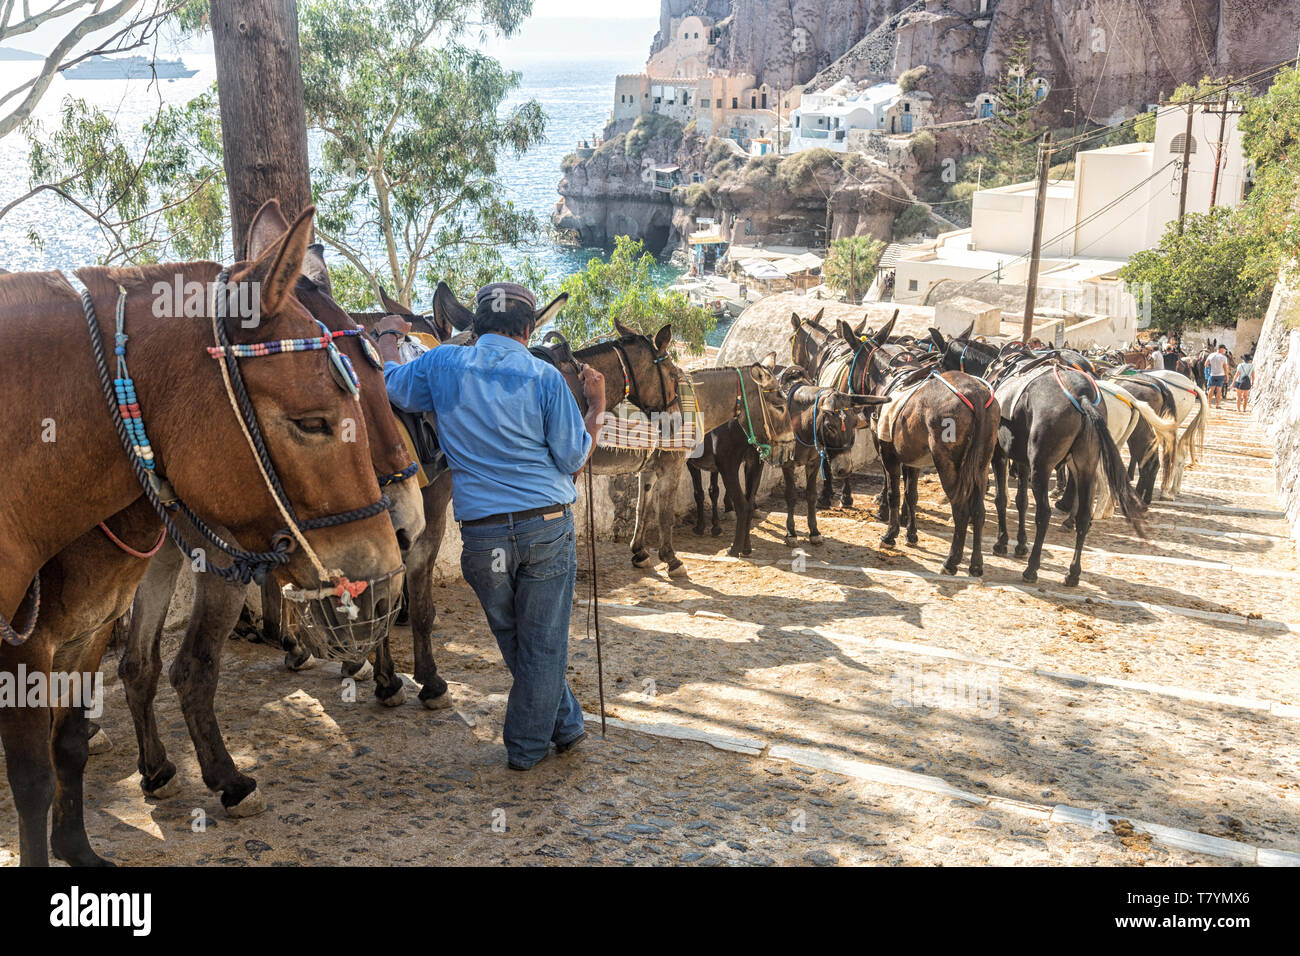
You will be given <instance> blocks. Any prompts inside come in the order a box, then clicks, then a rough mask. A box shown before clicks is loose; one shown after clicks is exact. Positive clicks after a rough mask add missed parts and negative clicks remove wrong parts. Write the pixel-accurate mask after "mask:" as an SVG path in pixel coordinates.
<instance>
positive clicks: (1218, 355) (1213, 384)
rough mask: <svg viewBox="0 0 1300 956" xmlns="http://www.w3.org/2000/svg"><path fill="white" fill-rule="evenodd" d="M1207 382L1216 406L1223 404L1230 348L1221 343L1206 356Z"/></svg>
mask: <svg viewBox="0 0 1300 956" xmlns="http://www.w3.org/2000/svg"><path fill="white" fill-rule="evenodd" d="M1205 382H1206V385H1207V386H1208V390H1209V393H1210V401H1211V402H1213V403H1214V407H1215V408H1219V407H1220V406H1221V405H1222V404H1223V389H1224V387H1225V386H1226V385H1227V384H1228V349H1227V347H1226V346H1222V345H1220V346H1219V347H1218V348H1217V349H1215V350H1214V351H1213V352H1211V353H1210V354H1209V355H1207V356H1206V357H1205Z"/></svg>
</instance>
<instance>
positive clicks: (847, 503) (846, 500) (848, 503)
mask: <svg viewBox="0 0 1300 956" xmlns="http://www.w3.org/2000/svg"><path fill="white" fill-rule="evenodd" d="M840 507H841V508H852V507H853V496H852V495H845V496H844V497H843V498H841V499H840Z"/></svg>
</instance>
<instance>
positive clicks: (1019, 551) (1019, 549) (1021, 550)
mask: <svg viewBox="0 0 1300 956" xmlns="http://www.w3.org/2000/svg"><path fill="white" fill-rule="evenodd" d="M1028 553H1029V547H1028V546H1027V545H1023V544H1018V545H1016V557H1017V558H1023V557H1024V556H1025V555H1027V554H1028Z"/></svg>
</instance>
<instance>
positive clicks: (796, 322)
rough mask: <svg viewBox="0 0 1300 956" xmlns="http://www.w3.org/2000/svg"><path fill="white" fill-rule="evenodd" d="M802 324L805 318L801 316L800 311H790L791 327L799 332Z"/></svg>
mask: <svg viewBox="0 0 1300 956" xmlns="http://www.w3.org/2000/svg"><path fill="white" fill-rule="evenodd" d="M801 325H803V319H801V318H799V313H798V312H791V313H790V327H791V328H792V329H794V330H795V331H796V332H798V331H799V326H801Z"/></svg>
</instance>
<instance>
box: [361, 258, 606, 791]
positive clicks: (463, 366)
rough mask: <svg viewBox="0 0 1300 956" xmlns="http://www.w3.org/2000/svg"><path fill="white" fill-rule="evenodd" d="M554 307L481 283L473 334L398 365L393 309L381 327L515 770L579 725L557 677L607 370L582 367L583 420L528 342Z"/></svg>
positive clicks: (389, 370) (578, 733)
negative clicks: (448, 522) (585, 472)
mask: <svg viewBox="0 0 1300 956" xmlns="http://www.w3.org/2000/svg"><path fill="white" fill-rule="evenodd" d="M561 302H562V300H557V303H561ZM555 305H556V303H552V306H551V307H548V308H547V309H544V310H542V311H541V312H538V311H537V309H536V300H535V299H534V298H533V296H532V293H530V292H529V291H528V290H527V289H525V288H524V287H523V286H518V285H514V284H511V283H496V284H494V285H490V286H487V287H486V288H484V289H482V290H481V291H480V292H479V294H478V297H477V301H476V309H475V316H474V330H475V332H477V333H478V335H479V339H478V342H477V344H475V345H473V346H465V347H457V346H450V345H444V346H440V347H439V348H436V349H433V350H431V351H429V352H426V353H424V354H423V355H421V356H420V357H419V358H417V359H416V360H415V361H413V362H409V363H407V364H406V365H401V364H398V354H397V343H398V342H399V341H400V339H401V337H402V336H403V335H405V334H406V332H408V331H409V330H410V326H409V324H407V323H406V322H405V321H404V320H403V319H401V318H400V317H398V316H390V317H388V318H387V319H385V320H384V321H383V322H382V323H381V324H380V326H379V329H378V336H379V348H380V352H381V354H382V355H383V357H384V359H385V365H384V379H385V381H386V382H387V384H388V395H389V398H390V399H391V400H392V402H393V404H395V405H397V406H398V407H399V408H403V409H406V410H407V411H412V412H433V413H434V415H435V416H436V417H437V420H438V440H439V443H440V444H441V446H442V450H443V452H444V454H446V456H447V463H448V464H449V465H450V467H451V481H452V492H451V496H452V513H453V516H454V517H455V519H456V521H458V522H459V523H460V530H461V540H462V543H463V549H462V551H461V559H460V564H461V570H462V571H463V572H464V574H465V580H466V581H468V582H469V584H470V586H471V587H472V588H473V589H474V593H475V594H476V595H477V596H478V599H479V603H480V604H482V605H483V612H484V614H485V615H486V616H487V621H488V626H489V627H490V628H491V630H492V634H493V636H495V637H496V640H497V645H498V646H499V647H500V648H501V656H502V657H503V658H504V659H505V662H506V666H507V667H509V668H510V673H511V674H512V675H513V676H514V684H513V686H512V687H511V688H510V698H509V702H508V703H507V705H506V720H505V727H504V729H503V731H502V737H503V738H504V740H505V745H506V757H507V761H508V763H509V766H510V767H511V769H514V770H527V769H529V768H530V767H532V766H533V765H534V764H536V763H537V762H538V761H539V760H541V759H542V758H543V757H545V756H546V754H547V753H548V752H549V749H550V745H551V744H554V745H555V749H556V752H557V753H566V752H568V751H569V750H572V749H573V748H574V747H575V746H577V745H578V744H579V743H580V742H581V741H582V740H583V739H584V738H585V737H586V736H587V735H586V732H585V731H584V729H583V723H582V708H581V707H580V706H579V704H578V701H577V699H576V698H575V697H574V695H573V691H572V690H571V689H570V688H569V685H568V682H567V681H566V679H565V673H566V671H567V668H568V655H569V616H570V612H571V611H572V608H573V587H574V583H575V581H576V576H577V563H578V562H577V550H576V547H575V543H574V537H573V512H572V508H571V506H572V504H573V503H574V502H575V501H576V500H577V498H578V495H577V489H576V488H575V486H574V481H573V479H574V477H575V476H576V475H577V474H578V473H579V472H581V471H582V468H583V466H584V465H585V464H586V462H587V458H588V457H589V456H590V455H591V449H592V447H593V445H594V443H595V437H596V433H597V430H598V429H599V427H600V425H599V419H600V416H601V415H602V414H604V411H605V381H604V377H603V376H602V375H601V374H600V373H599V372H597V371H596V370H595V369H593V368H586V369H584V370H583V373H582V391H583V395H584V397H585V398H586V400H587V414H586V416H585V418H584V416H583V415H582V413H581V412H580V411H579V409H578V403H577V402H576V401H575V400H574V398H573V393H572V392H571V391H569V387H568V385H567V384H566V383H565V381H564V376H562V375H561V374H560V372H559V370H557V369H556V368H555V367H554V366H552V365H548V364H547V363H546V362H543V361H541V360H540V359H538V358H535V357H534V356H533V355H532V354H531V353H530V352H529V351H528V348H527V346H528V340H529V338H530V337H531V336H532V333H533V330H534V329H535V328H536V327H537V324H538V320H539V319H540V318H543V317H544V316H548V315H549V314H550V313H551V312H552V311H553V308H554V307H555Z"/></svg>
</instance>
